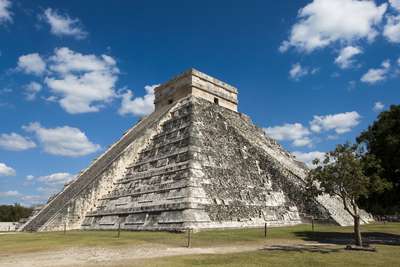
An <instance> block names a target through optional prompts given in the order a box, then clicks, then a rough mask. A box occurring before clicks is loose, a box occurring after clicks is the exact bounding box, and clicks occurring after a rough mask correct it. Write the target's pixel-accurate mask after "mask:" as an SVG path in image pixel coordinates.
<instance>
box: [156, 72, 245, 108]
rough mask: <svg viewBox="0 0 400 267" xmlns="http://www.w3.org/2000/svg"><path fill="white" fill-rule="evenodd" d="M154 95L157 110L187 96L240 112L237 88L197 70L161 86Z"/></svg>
mask: <svg viewBox="0 0 400 267" xmlns="http://www.w3.org/2000/svg"><path fill="white" fill-rule="evenodd" d="M154 93H155V101H154V104H155V109H156V110H158V109H160V108H162V107H164V106H166V105H170V104H172V103H174V102H176V101H178V100H180V99H182V98H184V97H187V96H195V97H199V98H203V99H205V100H207V101H209V102H213V103H215V104H218V105H220V106H222V107H224V108H227V109H230V110H233V111H236V112H237V110H238V97H237V95H238V91H237V89H236V88H235V87H233V86H231V85H229V84H227V83H224V82H222V81H220V80H218V79H216V78H213V77H211V76H209V75H207V74H204V73H202V72H200V71H198V70H195V69H190V70H188V71H186V72H184V73H182V74H181V75H179V76H177V77H175V78H173V79H172V80H170V81H168V82H166V83H164V84H162V85H160V86H159V87H157V88H155V90H154Z"/></svg>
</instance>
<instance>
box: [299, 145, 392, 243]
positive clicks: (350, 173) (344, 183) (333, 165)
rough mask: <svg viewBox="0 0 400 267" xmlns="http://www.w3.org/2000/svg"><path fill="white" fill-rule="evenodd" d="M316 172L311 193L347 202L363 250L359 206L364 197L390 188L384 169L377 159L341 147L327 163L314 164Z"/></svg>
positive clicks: (312, 175) (310, 179)
mask: <svg viewBox="0 0 400 267" xmlns="http://www.w3.org/2000/svg"><path fill="white" fill-rule="evenodd" d="M314 164H315V165H316V168H315V169H313V170H311V171H310V173H309V176H308V180H307V182H308V189H309V190H308V191H309V192H314V194H316V195H317V194H322V193H325V194H329V195H330V196H333V197H338V198H340V199H341V201H342V202H343V206H344V209H345V210H346V211H347V212H348V213H349V214H350V215H351V216H352V217H353V219H354V233H355V241H356V242H355V243H356V245H359V246H361V245H362V240H361V233H360V228H359V226H360V211H359V208H358V205H357V202H358V200H359V199H360V198H361V197H364V198H367V197H368V196H369V195H370V194H371V193H372V192H380V191H382V190H384V189H385V188H387V187H388V186H389V184H388V183H387V182H386V181H385V180H384V179H382V178H381V177H380V174H381V172H382V169H381V167H380V164H379V161H378V160H376V158H375V157H373V156H365V155H363V154H362V153H361V152H360V151H359V150H358V149H357V147H356V146H354V145H350V144H345V145H338V146H337V147H336V149H335V150H334V151H331V152H328V153H326V155H325V158H324V160H323V161H322V162H321V161H319V160H318V159H316V160H314Z"/></svg>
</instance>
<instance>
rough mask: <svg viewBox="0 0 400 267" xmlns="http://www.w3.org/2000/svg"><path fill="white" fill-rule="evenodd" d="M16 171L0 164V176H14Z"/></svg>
mask: <svg viewBox="0 0 400 267" xmlns="http://www.w3.org/2000/svg"><path fill="white" fill-rule="evenodd" d="M15 175H16V171H15V170H14V169H13V168H11V167H9V166H7V165H6V164H5V163H2V162H0V176H15Z"/></svg>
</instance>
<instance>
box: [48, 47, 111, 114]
mask: <svg viewBox="0 0 400 267" xmlns="http://www.w3.org/2000/svg"><path fill="white" fill-rule="evenodd" d="M49 69H50V70H51V71H52V73H51V75H50V76H49V77H46V79H45V83H46V84H47V86H48V87H49V88H50V89H51V91H52V92H53V93H55V94H56V95H58V96H59V97H60V99H59V100H58V101H59V103H60V105H61V107H62V108H63V109H64V110H65V111H67V112H68V113H71V114H77V113H85V112H97V111H99V110H100V108H101V107H102V105H101V103H104V102H109V101H111V100H112V98H113V97H114V96H115V92H114V86H115V83H116V82H117V79H118V77H117V74H118V73H119V70H118V68H117V67H116V62H115V60H114V59H113V58H112V57H110V56H107V55H102V56H99V57H98V56H96V55H83V54H80V53H77V52H74V51H72V50H70V49H68V48H66V47H63V48H58V49H56V50H55V53H54V55H53V56H52V57H51V58H50V65H49Z"/></svg>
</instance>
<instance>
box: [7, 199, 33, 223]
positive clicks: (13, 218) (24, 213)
mask: <svg viewBox="0 0 400 267" xmlns="http://www.w3.org/2000/svg"><path fill="white" fill-rule="evenodd" d="M32 211H33V209H32V208H27V207H23V206H21V205H20V204H18V203H16V204H14V205H0V222H17V221H19V220H20V219H22V218H27V217H29V216H30V215H31V214H32Z"/></svg>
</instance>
